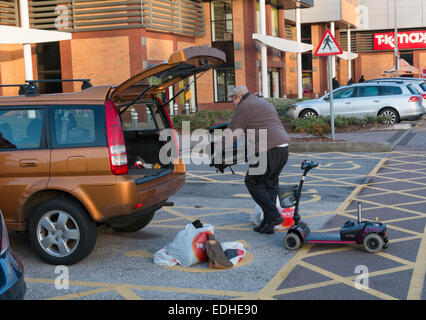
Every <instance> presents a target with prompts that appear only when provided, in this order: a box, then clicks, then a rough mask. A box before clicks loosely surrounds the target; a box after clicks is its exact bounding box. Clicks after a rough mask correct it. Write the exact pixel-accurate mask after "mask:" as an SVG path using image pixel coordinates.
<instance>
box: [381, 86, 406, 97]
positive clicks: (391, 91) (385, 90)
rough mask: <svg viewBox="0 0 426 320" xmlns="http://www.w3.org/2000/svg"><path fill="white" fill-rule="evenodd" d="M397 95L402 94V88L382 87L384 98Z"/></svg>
mask: <svg viewBox="0 0 426 320" xmlns="http://www.w3.org/2000/svg"><path fill="white" fill-rule="evenodd" d="M395 94H402V90H401V88H400V87H388V86H386V87H382V92H381V95H382V96H390V95H395Z"/></svg>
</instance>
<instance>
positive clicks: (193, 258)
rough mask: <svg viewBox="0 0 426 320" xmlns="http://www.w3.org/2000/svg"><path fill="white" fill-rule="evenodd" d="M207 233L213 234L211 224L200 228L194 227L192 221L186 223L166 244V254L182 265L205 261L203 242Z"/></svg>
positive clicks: (188, 265)
mask: <svg viewBox="0 0 426 320" xmlns="http://www.w3.org/2000/svg"><path fill="white" fill-rule="evenodd" d="M208 234H211V235H214V228H213V226H212V225H209V224H206V225H204V226H203V227H201V228H196V227H194V225H193V224H192V223H188V224H187V225H186V226H185V228H184V229H183V230H180V231H179V232H178V234H177V235H176V237H175V238H174V240H173V241H172V242H171V243H170V244H168V245H167V249H166V250H167V255H169V256H170V257H172V258H173V259H175V260H176V261H177V263H179V264H180V265H181V266H184V267H190V266H192V265H194V264H196V263H200V262H204V261H207V260H208V257H207V253H206V249H205V247H204V242H206V240H207V235H208Z"/></svg>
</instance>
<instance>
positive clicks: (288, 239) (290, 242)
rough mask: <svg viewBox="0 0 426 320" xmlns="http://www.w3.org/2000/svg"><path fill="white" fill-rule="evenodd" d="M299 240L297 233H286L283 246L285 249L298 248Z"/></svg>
mask: <svg viewBox="0 0 426 320" xmlns="http://www.w3.org/2000/svg"><path fill="white" fill-rule="evenodd" d="M300 245H301V241H300V238H299V236H298V235H297V234H295V233H287V235H286V236H285V239H284V246H285V248H286V249H287V250H297V249H299V248H300Z"/></svg>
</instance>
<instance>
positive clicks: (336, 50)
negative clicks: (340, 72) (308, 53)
mask: <svg viewBox="0 0 426 320" xmlns="http://www.w3.org/2000/svg"><path fill="white" fill-rule="evenodd" d="M342 53H343V51H342V49H341V48H340V46H339V44H338V43H337V41H336V39H334V37H333V35H332V34H331V32H330V30H325V32H324V35H323V36H322V39H321V41H320V43H319V45H318V48H317V50H316V51H315V53H314V54H315V55H316V56H320V57H321V56H327V57H328V86H329V88H330V95H329V101H330V127H331V139H332V140H334V108H333V72H332V71H333V70H331V56H333V55H338V54H342Z"/></svg>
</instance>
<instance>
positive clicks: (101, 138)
mask: <svg viewBox="0 0 426 320" xmlns="http://www.w3.org/2000/svg"><path fill="white" fill-rule="evenodd" d="M50 123H51V128H52V129H51V135H52V146H53V147H54V148H65V147H94V146H104V145H106V138H105V112H104V108H103V107H102V106H55V107H52V108H51V109H50Z"/></svg>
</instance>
